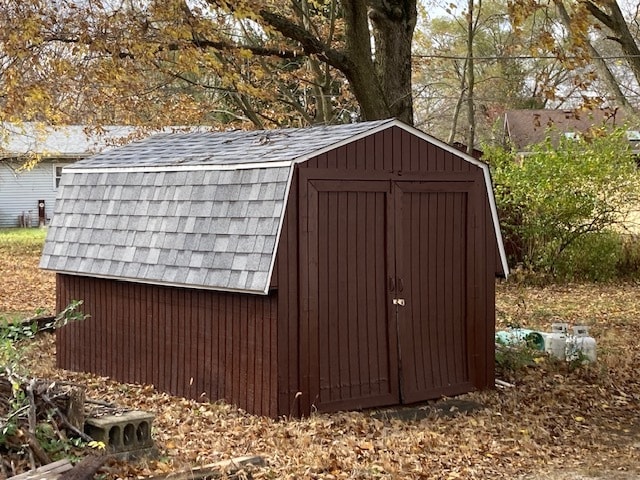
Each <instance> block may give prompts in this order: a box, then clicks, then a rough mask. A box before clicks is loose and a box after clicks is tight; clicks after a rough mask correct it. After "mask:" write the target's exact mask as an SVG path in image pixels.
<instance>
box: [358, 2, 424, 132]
mask: <svg viewBox="0 0 640 480" xmlns="http://www.w3.org/2000/svg"><path fill="white" fill-rule="evenodd" d="M370 3H371V5H372V6H371V9H370V13H369V17H370V19H371V23H372V25H373V38H374V42H375V58H374V63H375V72H376V77H377V79H378V82H379V83H380V86H381V89H382V91H383V92H384V93H385V100H386V103H387V108H388V111H389V114H390V116H392V117H395V118H398V119H400V120H402V121H404V122H406V123H409V124H412V123H413V95H412V91H411V65H412V64H411V43H412V40H413V32H414V30H415V26H416V21H417V18H418V12H417V9H416V2H415V0H404V1H402V0H395V1H387V2H379V3H377V2H370Z"/></svg>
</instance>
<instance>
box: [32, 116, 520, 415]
mask: <svg viewBox="0 0 640 480" xmlns="http://www.w3.org/2000/svg"><path fill="white" fill-rule="evenodd" d="M61 185H62V188H61V189H60V193H59V197H58V202H57V203H56V212H55V214H54V218H53V220H52V224H51V227H50V229H49V232H48V236H47V241H46V244H45V248H44V252H43V256H42V261H41V266H42V267H43V268H45V269H50V270H54V271H56V272H57V308H58V309H62V308H64V307H65V306H66V305H67V304H68V303H69V302H70V301H72V300H83V301H84V305H83V308H84V312H85V313H87V314H89V315H90V317H89V318H88V319H87V320H85V321H83V322H78V323H73V324H69V325H67V326H66V327H64V328H62V329H61V330H59V331H58V333H57V349H58V350H57V351H58V357H57V362H58V366H59V367H62V368H66V369H71V370H78V371H89V372H95V373H97V374H101V375H106V376H110V377H112V378H114V379H117V380H120V381H124V382H139V383H146V384H153V385H155V386H156V388H158V389H160V390H163V391H167V392H170V393H172V394H176V395H180V396H185V397H189V398H196V399H203V400H216V399H224V400H226V401H228V402H231V403H233V404H236V405H237V406H239V407H241V408H243V409H245V410H247V411H249V412H252V413H256V414H261V415H268V416H272V417H276V416H279V415H306V414H309V413H310V412H311V411H314V410H316V409H317V410H319V411H335V410H342V409H359V408H364V407H374V406H385V405H394V404H406V403H413V402H419V401H423V400H427V399H433V398H438V397H440V396H443V395H455V394H460V393H464V392H468V391H471V390H474V389H481V388H485V387H489V386H492V385H493V383H494V335H495V326H494V325H495V292H494V284H495V275H496V274H498V275H506V273H507V268H508V267H507V264H506V259H505V255H504V248H503V246H502V240H501V235H500V229H499V224H498V218H497V214H496V207H495V203H494V197H493V192H492V188H491V181H490V176H489V171H488V168H487V166H486V165H485V164H483V163H482V162H480V161H478V160H476V159H474V158H472V157H469V156H466V155H465V154H464V153H461V152H460V151H458V150H456V149H455V148H453V147H450V146H448V145H446V144H444V143H442V142H440V141H438V140H436V139H434V138H431V137H429V136H428V135H426V134H424V133H423V132H421V131H419V130H416V129H414V128H412V127H410V126H407V125H405V124H403V123H401V122H399V121H397V120H386V121H377V122H365V123H358V124H350V125H340V126H328V127H312V128H302V129H287V130H275V131H251V132H244V131H234V132H220V133H182V134H180V133H174V134H164V135H162V134H161V135H156V136H154V137H151V138H149V139H147V140H144V141H141V142H138V143H134V144H130V145H127V146H125V147H122V148H119V149H116V150H112V151H109V152H106V153H103V154H100V155H97V156H94V157H91V158H88V159H86V160H83V161H80V162H77V163H76V164H74V165H72V166H70V167H67V168H65V169H64V172H63V176H62V182H61Z"/></svg>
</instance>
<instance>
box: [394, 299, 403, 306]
mask: <svg viewBox="0 0 640 480" xmlns="http://www.w3.org/2000/svg"><path fill="white" fill-rule="evenodd" d="M393 304H394V305H400V306H401V307H404V298H394V299H393Z"/></svg>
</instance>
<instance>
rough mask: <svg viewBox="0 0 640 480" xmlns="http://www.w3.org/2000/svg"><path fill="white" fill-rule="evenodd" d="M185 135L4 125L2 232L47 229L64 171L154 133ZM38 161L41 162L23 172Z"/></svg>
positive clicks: (0, 132) (0, 139)
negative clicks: (25, 166) (33, 160)
mask: <svg viewBox="0 0 640 480" xmlns="http://www.w3.org/2000/svg"><path fill="white" fill-rule="evenodd" d="M183 129H184V127H167V128H166V129H163V130H150V129H148V128H138V127H127V126H106V127H101V128H100V129H93V128H90V127H86V126H82V125H71V126H61V127H51V126H44V125H42V124H35V123H24V124H19V125H18V124H6V123H5V124H0V228H2V227H19V226H32V227H35V226H38V225H48V224H49V222H50V220H51V215H52V214H53V211H54V206H55V201H56V193H57V189H58V183H59V182H60V175H61V173H62V168H63V167H64V166H65V165H69V164H71V163H73V162H75V161H77V160H80V159H82V158H85V157H88V156H90V155H93V154H95V153H99V152H102V151H105V150H108V149H110V148H113V147H117V146H121V145H124V144H126V143H129V142H131V141H133V140H139V139H140V138H142V137H145V136H149V135H152V134H154V133H160V132H169V131H175V130H183ZM34 157H37V158H38V159H39V162H38V163H37V164H36V165H35V166H34V167H33V168H31V169H28V168H24V165H25V162H26V161H28V160H29V159H30V158H34Z"/></svg>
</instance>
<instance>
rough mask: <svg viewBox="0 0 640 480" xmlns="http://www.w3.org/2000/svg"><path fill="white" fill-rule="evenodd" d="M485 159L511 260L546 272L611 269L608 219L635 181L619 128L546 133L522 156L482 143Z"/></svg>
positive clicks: (619, 215)
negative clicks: (556, 135)
mask: <svg viewBox="0 0 640 480" xmlns="http://www.w3.org/2000/svg"><path fill="white" fill-rule="evenodd" d="M485 159H486V160H487V161H488V162H489V164H490V166H491V169H492V173H493V178H494V184H495V196H496V202H497V206H498V210H499V215H500V220H501V225H502V232H503V235H504V237H505V238H504V239H505V246H506V248H507V250H508V253H509V255H510V261H511V264H512V265H513V266H516V265H521V268H520V271H523V272H534V273H535V274H536V275H541V276H542V277H545V278H551V279H557V278H564V279H575V278H584V279H594V280H605V279H612V278H613V277H615V276H616V275H617V272H616V268H617V265H620V262H621V259H622V258H623V256H624V249H623V244H622V240H621V238H620V237H619V235H617V234H615V233H612V232H613V231H614V230H613V227H614V226H616V225H618V224H620V222H621V221H622V219H624V218H626V216H627V214H628V213H629V211H630V210H631V209H632V207H634V206H635V205H637V202H638V184H639V182H638V180H639V179H638V173H637V167H636V164H635V162H634V159H633V156H632V154H631V151H630V148H629V144H628V142H627V140H626V136H625V132H624V131H623V130H618V131H616V132H614V133H612V134H609V135H604V134H603V133H602V132H600V131H598V130H596V131H594V132H592V134H591V135H590V136H589V137H588V138H578V139H572V140H569V139H565V138H564V137H562V138H561V140H560V143H559V144H558V145H554V144H552V142H551V141H550V140H547V141H546V142H544V143H543V144H541V145H537V146H535V147H534V148H533V150H532V151H531V152H530V153H529V154H527V155H526V156H524V157H518V156H517V155H516V154H515V153H514V152H510V151H508V150H505V149H501V148H491V147H487V148H486V149H485ZM629 260H632V258H631V257H629ZM623 263H624V261H623Z"/></svg>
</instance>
